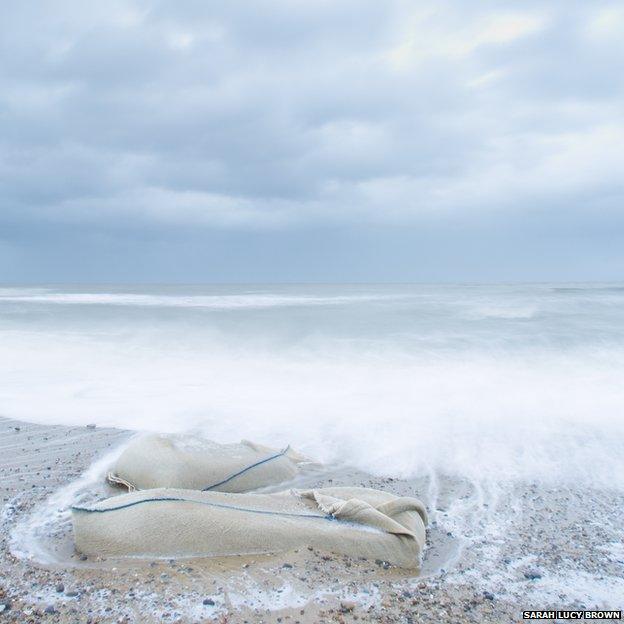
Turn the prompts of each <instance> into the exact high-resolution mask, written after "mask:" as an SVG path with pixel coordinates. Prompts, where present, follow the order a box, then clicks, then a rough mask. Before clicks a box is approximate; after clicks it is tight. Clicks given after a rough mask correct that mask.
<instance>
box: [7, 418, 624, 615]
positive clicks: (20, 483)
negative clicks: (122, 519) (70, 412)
mask: <svg viewBox="0 0 624 624" xmlns="http://www.w3.org/2000/svg"><path fill="white" fill-rule="evenodd" d="M129 435H130V434H129V433H128V432H123V431H118V430H113V429H102V428H93V427H61V426H53V427H51V426H41V425H32V424H26V423H20V422H16V421H11V420H6V419H2V420H0V450H1V451H2V452H1V454H0V478H1V484H0V487H1V488H2V490H1V492H0V498H1V502H2V511H1V524H0V527H1V543H0V586H1V587H0V611H1V613H0V621H6V622H42V621H43V622H45V621H50V622H92V623H95V622H146V623H149V622H204V621H207V622H210V621H215V622H250V623H251V622H283V623H296V622H300V623H301V624H304V623H308V622H332V621H336V622H355V621H359V622H403V623H409V622H496V623H501V622H518V621H521V619H522V610H523V609H531V608H540V609H546V608H553V609H563V608H616V609H617V608H621V607H622V605H623V604H624V580H623V579H624V550H623V548H622V542H623V534H622V531H623V529H622V527H623V526H624V522H623V520H624V511H623V510H624V497H623V496H622V495H621V494H619V493H617V492H608V491H600V490H587V489H580V488H574V487H567V488H562V487H552V486H551V487H548V486H546V485H538V484H515V485H514V486H511V485H509V486H507V487H500V485H494V484H487V485H486V484H479V485H478V486H477V485H475V484H471V483H467V482H463V481H461V480H457V479H451V478H448V477H438V478H436V479H431V478H421V479H413V480H399V479H383V478H377V477H372V476H370V475H366V474H363V473H361V472H357V471H355V470H349V469H347V468H344V467H343V468H340V469H337V468H333V469H328V470H327V471H324V472H314V473H311V474H309V475H307V476H306V477H305V479H304V481H305V482H298V483H297V484H296V485H297V486H298V487H299V486H301V485H306V486H310V487H312V486H329V485H361V486H365V487H373V488H381V489H386V490H389V491H391V492H394V493H396V494H399V495H410V496H417V497H420V498H422V499H423V500H424V501H425V502H426V503H427V505H428V506H429V510H430V513H431V518H432V522H431V527H430V531H429V536H428V548H427V551H426V556H425V559H424V562H423V568H422V570H421V571H420V574H416V573H413V572H406V571H401V570H398V569H394V568H392V567H390V566H387V565H386V564H385V563H384V562H381V561H377V562H374V561H354V560H349V559H348V558H346V557H341V556H335V555H332V554H329V553H325V552H320V551H319V552H317V551H309V550H307V549H305V550H303V551H296V552H291V553H286V554H281V555H266V556H262V557H257V556H256V557H231V558H227V559H219V560H217V559H211V560H206V559H203V560H201V559H188V560H177V561H174V560H163V561H140V560H129V561H101V560H90V559H86V560H83V558H81V557H80V556H79V555H78V554H77V553H75V552H74V551H73V547H72V544H71V532H70V527H69V523H68V521H67V514H66V512H65V511H64V509H63V506H64V505H66V504H67V502H68V500H69V499H70V498H71V497H72V496H74V495H75V494H76V492H79V491H80V487H79V486H80V482H79V483H78V485H74V484H75V482H76V480H77V479H79V478H80V477H81V475H82V474H83V473H84V471H86V470H87V469H89V466H91V464H92V463H93V462H94V460H96V459H97V458H100V457H102V456H103V455H105V454H106V453H108V452H110V451H111V450H112V449H114V448H116V447H118V446H119V445H120V444H122V443H123V441H124V440H126V439H128V437H129ZM100 468H101V466H100ZM89 474H90V477H89V478H88V479H85V478H83V485H84V484H87V485H88V483H89V479H90V482H91V484H93V479H94V478H95V479H96V480H97V470H95V469H93V468H92V469H91V472H90V473H89ZM98 487H100V488H101V489H100V490H99V491H97V492H94V494H93V495H94V496H97V495H106V494H107V493H108V492H107V491H106V490H105V489H104V487H105V486H103V485H101V484H100V485H99V486H98Z"/></svg>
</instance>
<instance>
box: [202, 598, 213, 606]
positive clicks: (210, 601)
mask: <svg viewBox="0 0 624 624" xmlns="http://www.w3.org/2000/svg"><path fill="white" fill-rule="evenodd" d="M203 604H205V605H206V606H208V607H214V605H215V601H214V600H213V599H212V598H204V602H203Z"/></svg>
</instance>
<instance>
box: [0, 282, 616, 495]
mask: <svg viewBox="0 0 624 624" xmlns="http://www.w3.org/2000/svg"><path fill="white" fill-rule="evenodd" d="M0 415H1V416H6V417H10V418H16V419H22V420H25V421H30V422H36V423H49V424H65V425H87V424H95V425H97V426H114V427H120V428H124V429H131V430H137V431H162V432H195V433H197V434H201V435H205V436H208V437H210V438H211V439H214V440H217V441H223V442H226V441H236V440H240V439H241V438H245V439H251V440H255V441H258V442H261V443H265V444H269V445H273V446H284V445H286V444H291V445H292V446H293V447H294V448H296V449H297V450H299V451H301V452H303V453H305V454H307V455H308V456H310V457H312V458H314V459H316V460H319V461H321V462H326V463H330V464H336V465H348V466H354V467H357V468H360V469H362V470H366V471H368V472H370V473H373V474H375V475H383V476H389V477H406V478H407V477H418V476H421V475H426V474H431V473H438V474H445V475H450V476H459V477H463V478H468V479H471V480H474V481H484V482H486V481H491V482H510V481H511V482H514V481H523V482H527V481H529V482H543V483H548V484H553V485H558V484H559V485H566V484H567V485H571V484H574V485H579V484H581V485H588V486H596V487H608V488H614V487H615V488H619V489H621V488H624V453H623V452H622V449H623V448H624V284H617V283H561V284H558V283H540V284H496V285H482V284H444V285H440V284H438V285H436V284H331V285H323V284H314V285H312V284H288V285H272V284H266V285H258V284H249V285H245V284H237V285H115V284H110V285H50V284H48V285H37V286H32V285H10V286H9V285H5V286H2V287H0Z"/></svg>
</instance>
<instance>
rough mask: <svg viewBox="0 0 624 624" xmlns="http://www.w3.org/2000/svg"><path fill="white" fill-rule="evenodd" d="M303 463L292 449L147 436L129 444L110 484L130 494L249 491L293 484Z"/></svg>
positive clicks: (191, 438)
mask: <svg viewBox="0 0 624 624" xmlns="http://www.w3.org/2000/svg"><path fill="white" fill-rule="evenodd" d="M303 459H304V458H303V457H302V456H300V455H298V454H297V453H295V452H294V451H292V450H291V449H290V448H286V449H282V450H279V449H273V448H269V447H266V446H260V445H258V444H254V443H252V442H248V441H246V440H243V441H242V442H240V443H238V444H217V443H216V442H211V441H209V440H206V439H203V438H199V437H195V436H189V435H155V434H149V435H143V436H139V437H137V438H136V439H135V440H133V441H132V442H131V443H130V444H129V446H128V447H127V448H126V449H125V450H124V452H123V453H122V454H121V456H120V457H119V459H118V460H117V462H116V463H115V465H114V467H113V469H112V470H111V471H110V472H109V474H108V479H109V481H110V482H111V483H114V484H116V485H121V486H124V487H126V488H127V489H128V490H130V491H132V490H147V489H151V488H161V487H166V488H181V489H189V490H211V491H217V492H248V491H251V490H256V489H258V488H261V487H265V486H268V485H275V484H278V483H283V482H284V481H287V480H289V479H292V478H293V477H295V476H296V475H297V473H298V467H297V464H298V463H299V462H301V461H302V460H303Z"/></svg>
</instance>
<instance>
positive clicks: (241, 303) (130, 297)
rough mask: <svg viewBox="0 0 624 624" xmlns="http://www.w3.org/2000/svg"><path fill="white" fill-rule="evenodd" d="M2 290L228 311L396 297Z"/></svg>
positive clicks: (85, 301)
mask: <svg viewBox="0 0 624 624" xmlns="http://www.w3.org/2000/svg"><path fill="white" fill-rule="evenodd" d="M7 290H9V291H10V289H4V290H0V302H9V303H37V304H61V305H109V306H138V307H174V308H210V309H215V310H228V309H237V308H273V307H285V306H327V305H344V304H349V303H363V302H374V301H384V300H389V299H396V298H397V297H396V296H392V295H355V294H354V295H334V296H331V295H328V296H319V295H304V294H301V295H286V294H280V295H278V294H237V295H223V294H221V295H162V294H159V295H153V294H138V293H137V294H133V293H54V292H41V291H36V290H33V291H32V292H23V291H22V289H16V290H15V291H13V292H6V291H7Z"/></svg>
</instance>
